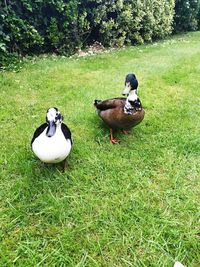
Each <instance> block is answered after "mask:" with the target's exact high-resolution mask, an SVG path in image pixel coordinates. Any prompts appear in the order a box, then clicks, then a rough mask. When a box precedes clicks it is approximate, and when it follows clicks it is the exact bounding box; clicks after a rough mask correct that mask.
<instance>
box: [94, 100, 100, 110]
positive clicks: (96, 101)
mask: <svg viewBox="0 0 200 267" xmlns="http://www.w3.org/2000/svg"><path fill="white" fill-rule="evenodd" d="M101 102H102V101H101V100H97V99H95V100H94V103H93V105H94V106H95V107H96V108H98V105H99V104H100V103H101Z"/></svg>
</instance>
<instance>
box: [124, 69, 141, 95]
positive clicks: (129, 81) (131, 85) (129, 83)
mask: <svg viewBox="0 0 200 267" xmlns="http://www.w3.org/2000/svg"><path fill="white" fill-rule="evenodd" d="M137 88H138V80H137V78H136V76H135V74H133V73H130V74H127V75H126V78H125V88H124V91H123V92H122V94H123V95H128V94H129V93H130V92H131V91H135V93H137Z"/></svg>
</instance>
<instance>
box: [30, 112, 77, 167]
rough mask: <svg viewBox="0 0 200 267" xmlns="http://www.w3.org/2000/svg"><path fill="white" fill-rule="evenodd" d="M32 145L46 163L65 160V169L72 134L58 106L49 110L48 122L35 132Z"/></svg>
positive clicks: (47, 114)
mask: <svg viewBox="0 0 200 267" xmlns="http://www.w3.org/2000/svg"><path fill="white" fill-rule="evenodd" d="M31 147H32V150H33V152H34V154H35V155H36V156H37V157H38V158H39V159H40V160H41V161H43V162H45V163H58V162H61V161H64V170H65V167H66V158H67V156H68V155H69V153H70V151H71V148H72V135H71V132H70V129H69V128H68V127H67V125H66V124H64V123H63V116H62V115H61V113H60V111H59V110H58V109H57V108H56V107H52V108H49V109H48V110H47V113H46V123H44V124H42V125H41V126H40V127H38V128H37V129H36V131H35V132H34V135H33V138H32V141H31Z"/></svg>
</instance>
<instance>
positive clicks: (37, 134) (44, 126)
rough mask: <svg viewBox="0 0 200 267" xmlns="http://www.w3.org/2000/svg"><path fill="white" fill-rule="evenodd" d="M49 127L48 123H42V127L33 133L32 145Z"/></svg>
mask: <svg viewBox="0 0 200 267" xmlns="http://www.w3.org/2000/svg"><path fill="white" fill-rule="evenodd" d="M47 127H48V125H47V123H44V124H42V125H40V127H38V128H37V129H36V130H35V132H34V134H33V138H32V140H31V145H32V143H33V142H34V140H35V139H36V138H37V137H38V136H39V135H40V134H41V133H42V132H43V131H44V130H45V128H47Z"/></svg>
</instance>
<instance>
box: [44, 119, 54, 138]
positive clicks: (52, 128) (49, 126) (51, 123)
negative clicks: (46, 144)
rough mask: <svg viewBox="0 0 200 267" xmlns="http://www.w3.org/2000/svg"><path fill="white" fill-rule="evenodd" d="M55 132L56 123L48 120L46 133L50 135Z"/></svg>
mask: <svg viewBox="0 0 200 267" xmlns="http://www.w3.org/2000/svg"><path fill="white" fill-rule="evenodd" d="M55 133H56V125H55V122H54V121H49V125H48V128H47V132H46V135H47V136H48V137H52V136H53V135H54V134H55Z"/></svg>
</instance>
